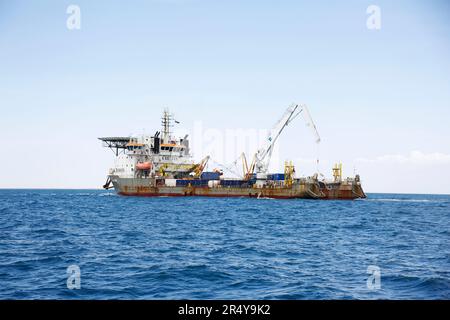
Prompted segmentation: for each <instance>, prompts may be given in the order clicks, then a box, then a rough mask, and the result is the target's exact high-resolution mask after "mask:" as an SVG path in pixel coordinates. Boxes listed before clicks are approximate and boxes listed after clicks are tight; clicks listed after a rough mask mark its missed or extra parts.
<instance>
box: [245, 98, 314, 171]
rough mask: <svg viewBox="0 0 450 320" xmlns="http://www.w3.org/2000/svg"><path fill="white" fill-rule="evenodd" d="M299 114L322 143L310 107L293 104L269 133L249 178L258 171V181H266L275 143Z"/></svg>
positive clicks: (250, 168) (250, 169) (252, 166)
mask: <svg viewBox="0 0 450 320" xmlns="http://www.w3.org/2000/svg"><path fill="white" fill-rule="evenodd" d="M299 114H302V115H303V118H304V120H305V122H306V126H307V127H310V128H311V130H312V131H313V134H314V136H315V142H316V143H319V142H320V136H319V133H318V131H317V128H316V126H315V124H314V122H313V120H312V118H311V115H310V113H309V110H308V107H307V106H306V105H304V104H302V105H299V104H292V105H291V106H289V108H287V110H286V112H285V113H284V114H283V116H282V117H281V119H280V120H279V121H278V122H277V123H276V125H275V126H274V127H273V129H272V130H271V131H270V132H269V135H268V137H267V140H266V142H265V144H264V145H263V146H262V147H261V148H260V149H259V150H258V151H257V152H256V153H255V156H254V159H253V162H252V164H251V165H250V167H249V171H248V172H247V176H250V175H251V174H253V171H254V170H255V171H256V178H257V179H266V178H267V171H268V169H269V164H270V159H271V157H272V152H273V148H274V145H275V142H277V140H278V138H279V137H280V135H281V133H282V132H283V130H284V128H286V127H287V126H288V125H289V124H290V123H291V122H292V121H293V120H294V119H295V118H297V116H298V115H299Z"/></svg>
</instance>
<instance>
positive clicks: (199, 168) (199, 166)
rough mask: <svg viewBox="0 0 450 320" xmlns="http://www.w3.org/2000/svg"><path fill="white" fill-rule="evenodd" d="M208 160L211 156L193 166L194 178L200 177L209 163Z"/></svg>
mask: <svg viewBox="0 0 450 320" xmlns="http://www.w3.org/2000/svg"><path fill="white" fill-rule="evenodd" d="M208 161H209V156H207V157H205V158H204V159H203V160H202V161H201V162H200V163H198V164H196V165H195V166H194V167H193V168H192V170H191V173H193V177H194V178H199V177H200V176H201V174H202V172H203V170H205V167H206V165H207V164H208Z"/></svg>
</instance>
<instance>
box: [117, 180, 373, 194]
mask: <svg viewBox="0 0 450 320" xmlns="http://www.w3.org/2000/svg"><path fill="white" fill-rule="evenodd" d="M110 178H111V181H112V183H113V185H114V189H115V190H116V192H117V193H118V194H119V195H122V196H141V197H220V198H242V197H245V198H272V199H329V200H331V199H346V200H352V199H356V198H362V197H361V196H358V195H357V194H356V193H355V192H352V187H350V190H348V188H349V186H348V185H341V186H340V187H337V186H334V189H332V190H331V189H330V187H329V186H328V188H324V187H323V186H321V185H320V183H318V182H317V181H312V182H305V183H299V184H294V185H292V186H291V187H278V188H270V187H264V188H256V187H226V186H217V187H207V186H203V187H193V186H187V187H182V186H173V187H169V186H164V185H157V183H156V181H155V180H152V179H145V178H119V177H117V176H111V177H110ZM353 188H354V187H353ZM361 191H362V189H361ZM362 194H364V193H363V192H362ZM363 197H365V194H364V196H363Z"/></svg>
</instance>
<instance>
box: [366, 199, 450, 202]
mask: <svg viewBox="0 0 450 320" xmlns="http://www.w3.org/2000/svg"><path fill="white" fill-rule="evenodd" d="M362 200H363V201H381V202H442V201H438V200H429V199H362Z"/></svg>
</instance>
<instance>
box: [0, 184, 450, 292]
mask: <svg viewBox="0 0 450 320" xmlns="http://www.w3.org/2000/svg"><path fill="white" fill-rule="evenodd" d="M449 227H450V196H449V195H416V194H368V198H367V199H364V200H355V201H317V200H300V199H299V200H274V199H246V198H200V197H182V198H164V197H159V198H145V197H124V196H118V195H116V194H115V193H114V191H103V190H24V189H23V190H7V189H3V190H0V299H2V300H9V299H83V300H84V299H100V300H104V299H157V300H159V299H170V300H172V299H190V300H196V299H233V300H235V299H269V300H272V299H273V300H278V299H289V300H291V299H292V300H297V299H299V300H303V299H305V300H309V299H333V300H334V299H394V300H397V299H450V228H449Z"/></svg>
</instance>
